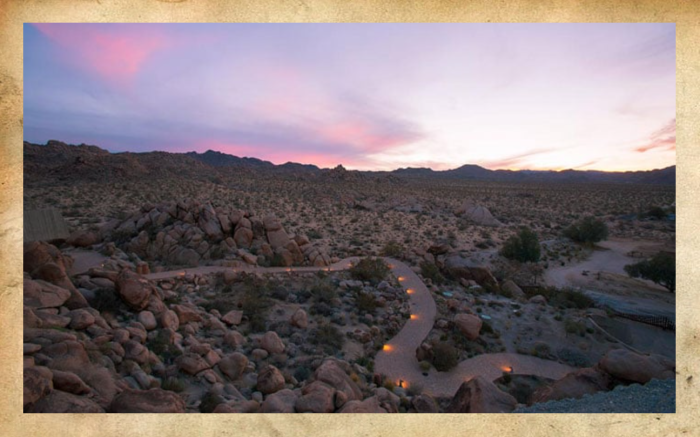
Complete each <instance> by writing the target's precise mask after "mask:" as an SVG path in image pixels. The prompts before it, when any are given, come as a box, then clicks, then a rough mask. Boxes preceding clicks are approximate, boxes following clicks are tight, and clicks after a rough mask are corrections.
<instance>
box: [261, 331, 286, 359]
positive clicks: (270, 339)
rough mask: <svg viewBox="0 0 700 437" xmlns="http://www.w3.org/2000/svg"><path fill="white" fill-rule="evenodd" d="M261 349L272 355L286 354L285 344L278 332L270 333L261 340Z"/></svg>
mask: <svg viewBox="0 0 700 437" xmlns="http://www.w3.org/2000/svg"><path fill="white" fill-rule="evenodd" d="M260 347H262V348H263V349H265V350H266V351H268V352H269V353H271V354H280V353H282V352H284V343H282V340H281V339H280V338H279V336H278V335H277V333H276V332H274V331H268V332H266V333H265V335H263V336H262V338H261V339H260Z"/></svg>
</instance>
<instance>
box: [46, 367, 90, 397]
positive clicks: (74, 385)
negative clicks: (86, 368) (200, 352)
mask: <svg viewBox="0 0 700 437" xmlns="http://www.w3.org/2000/svg"><path fill="white" fill-rule="evenodd" d="M52 373H53V386H54V388H55V389H56V390H61V391H65V392H68V393H73V394H75V395H84V394H87V393H90V391H91V389H90V386H89V385H87V384H85V382H84V381H83V380H82V379H80V377H79V376H78V375H76V374H75V373H71V372H62V371H60V370H54V371H53V372H52Z"/></svg>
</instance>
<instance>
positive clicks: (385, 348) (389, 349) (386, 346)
mask: <svg viewBox="0 0 700 437" xmlns="http://www.w3.org/2000/svg"><path fill="white" fill-rule="evenodd" d="M382 350H383V351H384V352H391V351H392V350H394V347H393V346H391V345H389V344H385V345H384V347H382Z"/></svg>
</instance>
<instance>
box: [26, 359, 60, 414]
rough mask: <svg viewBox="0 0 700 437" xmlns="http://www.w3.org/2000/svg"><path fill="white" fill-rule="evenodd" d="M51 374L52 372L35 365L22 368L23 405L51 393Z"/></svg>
mask: <svg viewBox="0 0 700 437" xmlns="http://www.w3.org/2000/svg"><path fill="white" fill-rule="evenodd" d="M51 375H52V373H51V371H50V370H48V369H46V371H45V372H42V371H40V370H39V369H38V368H35V367H26V368H25V369H24V375H23V376H24V399H23V402H24V406H25V407H26V406H27V405H28V404H33V403H35V402H37V401H38V400H39V399H41V398H43V397H44V396H46V395H48V394H49V393H51V390H53V388H54V387H53V384H52V378H51Z"/></svg>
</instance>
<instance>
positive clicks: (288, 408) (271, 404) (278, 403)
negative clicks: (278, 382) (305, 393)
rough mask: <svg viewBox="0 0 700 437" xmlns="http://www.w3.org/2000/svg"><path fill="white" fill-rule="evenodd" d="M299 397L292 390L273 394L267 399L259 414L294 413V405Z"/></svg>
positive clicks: (286, 389)
mask: <svg viewBox="0 0 700 437" xmlns="http://www.w3.org/2000/svg"><path fill="white" fill-rule="evenodd" d="M297 399H298V396H297V395H296V393H294V392H293V391H292V390H290V389H288V388H285V389H284V390H280V391H278V392H275V393H272V394H271V395H268V396H267V397H266V398H265V401H264V402H263V403H262V405H261V406H260V410H258V412H259V413H294V412H295V410H294V404H296V401H297Z"/></svg>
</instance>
